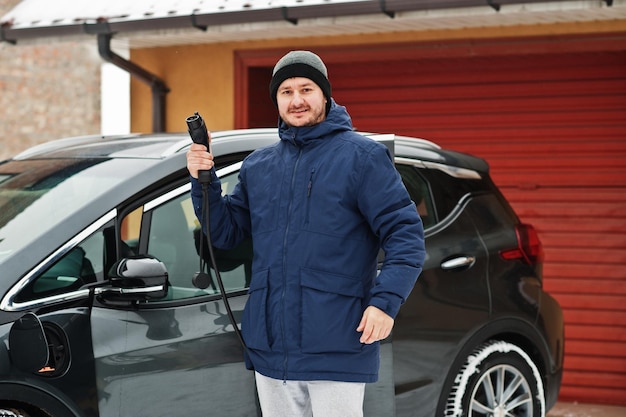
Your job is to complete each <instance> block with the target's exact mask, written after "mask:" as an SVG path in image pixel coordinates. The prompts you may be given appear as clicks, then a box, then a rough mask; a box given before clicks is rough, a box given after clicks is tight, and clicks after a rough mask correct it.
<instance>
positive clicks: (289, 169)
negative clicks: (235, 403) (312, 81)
mask: <svg viewBox="0 0 626 417" xmlns="http://www.w3.org/2000/svg"><path fill="white" fill-rule="evenodd" d="M279 134H280V138H281V140H280V141H279V142H278V143H276V144H275V145H271V146H268V147H265V148H262V149H259V150H257V151H255V152H253V153H252V154H250V155H249V156H248V157H247V158H246V159H245V161H244V163H243V166H242V168H241V171H240V174H239V181H240V182H239V184H238V185H237V186H236V188H235V190H234V191H233V193H232V194H230V195H227V196H224V197H222V196H221V189H220V183H219V180H217V178H216V177H215V175H214V180H213V182H212V184H211V186H210V190H209V201H210V221H211V237H212V240H213V245H214V246H215V247H217V248H222V249H229V248H232V247H234V246H236V245H237V244H238V243H240V242H241V241H242V240H243V239H244V238H246V237H248V236H250V235H251V236H252V242H253V251H254V257H253V263H252V281H251V284H250V290H249V299H248V301H247V304H246V307H245V310H244V315H243V318H242V325H241V327H242V333H243V337H244V340H245V343H246V345H247V347H248V350H249V352H248V353H249V357H248V358H247V359H248V366H249V367H253V368H254V369H255V370H256V371H258V372H259V373H261V374H263V375H265V376H268V377H271V378H276V379H288V380H335V381H348V382H375V381H376V380H377V378H378V368H379V348H380V346H379V343H378V342H377V343H374V344H371V345H365V344H361V343H360V342H359V337H360V333H359V332H357V331H356V328H357V326H358V325H359V322H360V320H361V317H362V314H363V312H364V310H365V308H367V306H369V305H373V306H376V307H378V308H380V309H381V310H383V311H385V312H386V313H387V314H389V315H390V316H391V317H394V318H395V316H396V314H397V313H398V310H399V309H400V305H401V304H402V303H403V302H404V300H405V299H406V297H407V296H408V295H409V292H410V291H411V290H412V288H413V285H414V284H415V280H416V279H417V277H418V275H419V274H420V272H421V268H422V263H423V260H424V255H425V252H424V238H423V228H422V223H421V220H420V217H419V215H418V213H417V210H416V208H415V205H414V204H413V202H412V201H411V200H410V198H409V195H408V193H407V191H406V189H405V188H404V186H403V184H402V182H401V179H400V176H399V174H398V172H397V171H396V170H395V168H394V165H393V162H392V160H391V158H390V156H389V153H388V151H387V148H386V147H385V146H384V145H382V144H380V143H378V142H375V141H373V140H371V139H368V138H364V137H363V136H361V135H359V134H357V133H355V132H353V129H352V122H351V120H350V117H349V115H348V113H347V112H346V110H345V108H344V107H342V106H338V105H337V104H336V103H334V102H333V104H332V107H331V110H330V112H329V114H328V116H327V118H326V120H325V121H323V122H322V123H320V124H318V125H315V126H312V127H300V128H293V127H288V126H286V125H285V124H284V123H282V122H281V124H280V126H279ZM192 197H193V201H194V208H195V210H196V215H197V216H198V218H201V217H200V216H201V209H202V192H201V187H200V185H199V184H198V182H197V181H196V180H192ZM381 247H382V248H383V249H384V251H385V261H384V265H383V267H382V270H381V272H380V274H378V275H377V254H378V252H379V249H380V248H381Z"/></svg>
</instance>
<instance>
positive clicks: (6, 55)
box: [0, 0, 102, 161]
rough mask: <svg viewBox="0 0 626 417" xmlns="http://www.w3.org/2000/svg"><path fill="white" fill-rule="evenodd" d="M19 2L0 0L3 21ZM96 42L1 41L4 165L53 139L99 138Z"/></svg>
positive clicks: (0, 132) (0, 105) (0, 137)
mask: <svg viewBox="0 0 626 417" xmlns="http://www.w3.org/2000/svg"><path fill="white" fill-rule="evenodd" d="M19 2H20V0H0V17H2V16H4V15H5V14H6V13H8V12H9V11H10V10H11V9H12V8H13V7H14V6H15V5H17V4H18V3H19ZM101 64H102V59H101V58H100V57H99V56H98V49H97V43H96V38H95V37H94V38H93V39H92V40H88V41H85V42H74V41H73V42H65V41H64V42H58V41H54V42H53V41H49V42H46V41H44V42H42V41H39V42H38V43H37V44H30V45H29V44H21V43H20V42H18V43H17V44H16V45H12V44H9V43H6V42H0V161H1V160H3V159H6V158H8V157H10V156H13V155H15V154H16V153H18V152H21V151H23V150H25V149H27V148H28V147H30V146H33V145H35V144H39V143H42V142H46V141H49V140H52V139H56V138H61V137H67V136H79V135H85V134H93V133H100V65H101Z"/></svg>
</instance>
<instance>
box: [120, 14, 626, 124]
mask: <svg viewBox="0 0 626 417" xmlns="http://www.w3.org/2000/svg"><path fill="white" fill-rule="evenodd" d="M624 31H626V22H625V21H608V22H589V23H573V24H558V25H534V26H515V27H506V28H478V29H471V30H470V29H465V30H443V31H442V30H438V31H426V32H399V33H384V34H372V35H361V36H341V37H324V36H320V37H314V38H306V39H285V40H264V41H250V42H239V43H235V42H233V43H217V44H206V45H189V46H186V45H181V46H171V47H160V48H144V49H135V50H132V51H131V60H132V61H134V62H136V63H138V64H139V65H141V66H142V67H144V68H146V69H148V70H149V71H151V72H153V73H155V74H156V75H158V76H159V77H161V78H162V79H163V80H164V81H165V82H166V84H167V85H168V87H169V88H170V90H171V91H170V92H169V93H168V94H167V98H166V100H167V104H166V108H167V110H166V113H167V116H166V122H165V125H166V130H167V131H169V132H176V131H184V130H185V129H186V125H185V118H186V117H187V116H189V115H190V114H192V113H193V112H194V111H199V112H200V113H201V114H202V115H203V117H204V119H205V120H206V122H207V125H208V126H209V127H210V128H211V129H213V130H221V129H231V128H233V127H234V117H235V116H234V114H235V109H234V95H235V86H234V54H235V51H237V50H246V49H248V50H249V49H273V48H284V49H285V51H287V50H289V49H293V48H307V49H312V50H314V49H315V47H320V46H324V47H328V46H333V45H360V44H380V43H398V42H433V41H439V40H441V41H449V40H455V39H458V40H468V39H488V38H500V39H502V38H514V37H527V36H552V35H572V34H596V33H611V32H624ZM331 77H332V74H331ZM268 83H269V80H268ZM151 100H152V98H151V93H150V89H149V88H148V87H147V86H146V85H145V84H142V83H141V82H139V81H137V80H132V81H131V130H132V131H133V132H150V131H151V129H152V104H151Z"/></svg>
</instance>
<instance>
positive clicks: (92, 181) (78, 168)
mask: <svg viewBox="0 0 626 417" xmlns="http://www.w3.org/2000/svg"><path fill="white" fill-rule="evenodd" d="M146 163H147V162H144V161H142V160H130V159H117V160H107V159H41V160H12V161H7V162H5V163H3V164H0V264H1V263H2V262H3V260H4V259H6V258H8V257H9V256H11V254H12V253H15V252H16V251H18V250H20V249H23V248H24V247H26V246H28V245H32V244H36V242H37V241H38V239H40V238H41V237H42V236H43V235H44V234H45V233H46V232H47V231H49V230H50V229H51V228H52V227H54V226H55V225H57V224H59V223H60V222H62V221H64V220H67V219H69V218H71V217H72V216H73V215H74V214H75V213H78V212H79V211H80V210H82V209H84V207H85V206H86V205H87V204H88V203H89V202H90V201H92V200H93V199H94V198H95V197H96V196H98V195H102V194H104V193H106V192H107V191H109V190H111V189H112V188H113V187H115V186H116V185H118V184H120V183H121V182H123V181H127V180H128V178H132V176H133V175H137V174H138V173H139V172H141V171H142V170H144V169H145V164H146ZM110 208H113V207H103V209H102V214H104V213H105V212H106V211H108V210H109V209H110Z"/></svg>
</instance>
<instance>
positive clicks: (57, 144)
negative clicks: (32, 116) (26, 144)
mask: <svg viewBox="0 0 626 417" xmlns="http://www.w3.org/2000/svg"><path fill="white" fill-rule="evenodd" d="M135 136H137V135H136V134H130V135H115V136H113V135H111V136H103V135H84V136H73V137H69V138H62V139H55V140H51V141H49V142H43V143H40V144H39V145H35V146H33V147H31V148H29V149H26V150H25V151H23V152H20V153H18V154H17V155H15V156H14V157H13V158H12V159H16V160H19V159H27V158H32V157H35V156H37V155H41V154H44V153H48V152H52V151H55V150H57V149H63V148H67V147H68V146H78V145H82V144H86V143H92V142H93V141H94V139H119V138H130V137H135Z"/></svg>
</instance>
